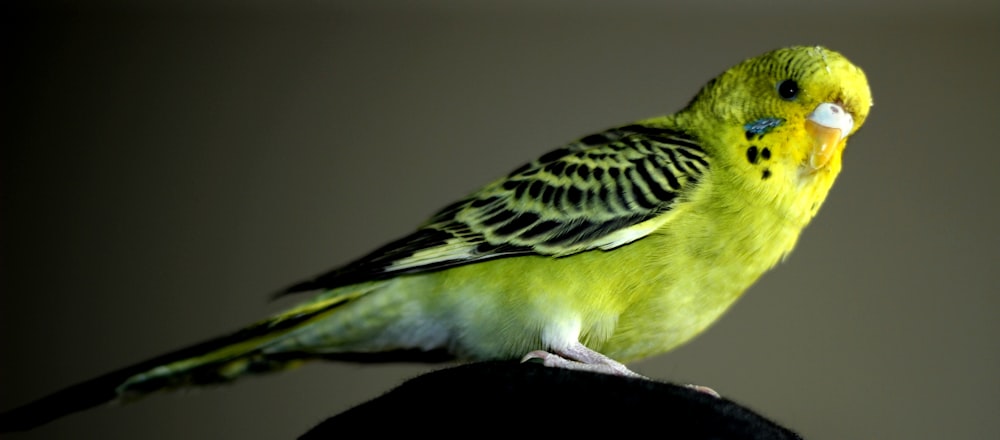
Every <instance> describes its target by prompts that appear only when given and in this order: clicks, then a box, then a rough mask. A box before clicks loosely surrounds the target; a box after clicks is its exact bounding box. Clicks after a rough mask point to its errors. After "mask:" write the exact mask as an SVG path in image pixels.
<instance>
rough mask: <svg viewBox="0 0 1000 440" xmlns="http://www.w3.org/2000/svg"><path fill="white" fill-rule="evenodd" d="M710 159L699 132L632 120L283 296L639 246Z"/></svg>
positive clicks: (527, 167)
mask: <svg viewBox="0 0 1000 440" xmlns="http://www.w3.org/2000/svg"><path fill="white" fill-rule="evenodd" d="M708 166H709V157H708V155H707V154H706V153H705V151H704V150H703V149H702V148H701V147H700V146H699V145H698V143H697V142H696V141H695V139H693V138H692V137H691V136H688V135H686V134H685V133H682V132H679V131H675V130H669V129H664V128H651V127H648V126H644V125H629V126H624V127H619V128H615V129H611V130H608V131H605V132H602V133H599V134H595V135H591V136H587V137H585V138H583V139H580V140H579V141H577V142H574V143H572V144H569V145H567V146H565V147H563V148H560V149H557V150H554V151H551V152H549V153H547V154H545V155H543V156H542V157H540V158H538V160H535V161H533V162H531V163H528V164H526V165H524V166H522V167H520V168H518V169H516V170H514V171H513V172H511V173H510V174H509V175H507V176H506V177H504V178H502V179H500V180H497V181H495V182H493V183H491V184H490V185H488V186H486V187H484V188H483V189H481V190H479V191H478V192H476V193H474V194H472V195H471V196H469V197H468V198H466V199H463V200H460V201H458V202H456V203H454V204H452V205H450V206H448V207H446V208H444V209H443V210H441V211H440V212H439V213H437V214H436V215H435V216H434V217H432V218H431V219H430V220H429V221H428V222H427V223H426V224H424V225H423V226H422V227H421V228H420V229H418V230H417V231H416V232H414V233H413V234H410V235H408V236H406V237H403V238H402V239H400V240H397V241H394V242H392V243H389V244H387V245H385V246H383V247H381V248H379V249H377V250H375V251H374V252H372V253H370V254H368V255H367V256H365V257H362V258H360V259H358V260H356V261H354V262H352V263H349V264H347V265H346V266H343V267H341V268H339V269H335V270H333V271H330V272H327V273H325V274H322V275H320V276H318V277H316V278H314V279H312V280H308V281H305V282H302V283H299V284H296V285H294V286H291V287H289V288H288V289H286V290H285V291H283V292H282V293H292V292H300V291H307V290H317V289H332V288H335V287H340V286H345V285H349V284H354V283H358V282H362V281H371V280H378V279H386V278H391V277H394V276H397V275H401V274H409V273H419V272H427V271H433V270H439V269H444V268H448V267H454V266H459V265H463V264H469V263H473V262H477V261H483V260H487V259H493V258H501V257H511V256H517V255H531V254H534V255H548V256H554V257H559V256H565V255H571V254H574V253H577V252H582V251H586V250H591V249H604V250H608V249H613V248H616V247H618V246H622V245H624V244H627V243H631V242H633V241H635V240H638V239H640V238H642V237H645V236H646V235H648V234H649V233H650V232H652V231H654V230H656V228H658V227H659V226H661V225H662V224H663V223H665V222H666V221H667V216H663V215H661V214H663V213H665V212H667V211H669V210H670V208H671V207H672V206H673V204H674V203H675V202H676V200H677V199H678V198H679V197H681V196H682V195H683V194H684V192H685V191H686V190H689V189H690V187H691V186H692V185H693V184H694V183H696V182H697V180H698V178H699V177H700V176H701V175H702V174H703V173H704V172H705V170H707V168H708Z"/></svg>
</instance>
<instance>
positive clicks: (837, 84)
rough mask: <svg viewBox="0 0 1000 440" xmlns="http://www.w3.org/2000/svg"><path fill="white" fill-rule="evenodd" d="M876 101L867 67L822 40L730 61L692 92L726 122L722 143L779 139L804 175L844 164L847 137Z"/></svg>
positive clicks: (696, 108) (709, 114)
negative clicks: (733, 63)
mask: <svg viewBox="0 0 1000 440" xmlns="http://www.w3.org/2000/svg"><path fill="white" fill-rule="evenodd" d="M871 105H872V96H871V90H870V89H869V87H868V80H867V79H866V78H865V74H864V72H862V70H861V69H860V68H858V67H857V66H855V65H854V64H852V63H851V62H850V61H848V60H847V58H845V57H844V56H843V55H841V54H839V53H837V52H834V51H831V50H828V49H825V48H822V47H818V46H809V47H807V46H798V47H790V48H784V49H778V50H775V51H772V52H768V53H766V54H763V55H761V56H758V57H755V58H751V59H748V60H746V61H744V62H742V63H740V64H738V65H737V66H735V67H733V68H732V69H729V70H728V71H726V72H725V73H723V74H722V75H720V76H719V77H717V78H716V79H714V80H713V81H711V82H710V83H709V84H708V85H706V86H705V88H704V89H702V91H701V92H700V93H699V94H698V95H697V96H696V97H695V99H694V100H692V102H691V104H690V105H689V107H688V109H687V110H688V111H689V113H693V114H699V115H701V117H705V118H709V119H713V120H714V121H713V124H712V125H714V126H719V125H716V124H718V123H720V122H721V126H723V127H726V129H725V130H724V132H723V133H719V134H718V135H719V136H722V137H723V138H722V139H718V140H719V141H720V142H719V144H720V145H726V146H727V147H732V148H733V151H731V152H729V153H733V154H738V155H743V154H744V151H745V149H746V148H749V147H748V146H747V144H755V143H757V142H760V143H765V144H769V145H773V147H772V150H774V151H772V152H771V153H770V154H773V155H774V156H775V157H776V159H778V158H781V159H783V160H788V161H792V162H793V163H795V164H798V165H799V169H800V171H801V173H802V174H803V175H812V174H816V173H819V172H821V171H826V172H829V171H833V172H834V174H835V173H836V171H839V169H840V156H841V152H842V151H843V149H844V146H845V144H846V141H847V138H848V137H849V136H850V135H852V134H854V133H855V132H857V130H858V129H859V128H861V126H862V124H864V122H865V119H866V118H867V116H868V111H869V108H870V107H871Z"/></svg>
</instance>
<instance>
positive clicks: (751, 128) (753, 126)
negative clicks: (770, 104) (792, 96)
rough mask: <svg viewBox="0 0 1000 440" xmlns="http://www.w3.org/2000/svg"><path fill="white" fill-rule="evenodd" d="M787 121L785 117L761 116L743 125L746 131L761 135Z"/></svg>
mask: <svg viewBox="0 0 1000 440" xmlns="http://www.w3.org/2000/svg"><path fill="white" fill-rule="evenodd" d="M783 123H785V120H784V119H781V118H760V119H758V120H756V121H753V122H748V123H747V124H746V125H744V126H743V129H744V130H746V132H747V133H748V134H749V133H752V134H757V135H761V134H764V133H767V132H769V131H771V130H772V129H774V127H777V126H779V125H781V124H783Z"/></svg>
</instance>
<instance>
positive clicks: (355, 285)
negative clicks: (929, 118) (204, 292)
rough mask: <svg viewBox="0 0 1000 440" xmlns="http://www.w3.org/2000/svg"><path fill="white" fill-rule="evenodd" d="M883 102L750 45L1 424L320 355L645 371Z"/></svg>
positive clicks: (739, 279) (794, 58)
mask: <svg viewBox="0 0 1000 440" xmlns="http://www.w3.org/2000/svg"><path fill="white" fill-rule="evenodd" d="M871 105H872V98H871V92H870V90H869V88H868V83H867V80H866V78H865V74H864V73H863V72H862V71H861V69H859V68H858V67H857V66H855V65H854V64H852V63H851V62H850V61H848V60H847V58H845V57H844V56H842V55H840V54H839V53H837V52H833V51H831V50H828V49H825V48H822V47H791V48H785V49H779V50H775V51H772V52H769V53H766V54H763V55H761V56H758V57H755V58H751V59H748V60H746V61H744V62H742V63H740V64H738V65H736V66H735V67H732V68H731V69H729V70H727V71H725V72H723V73H722V74H721V75H719V76H718V77H717V78H715V79H713V80H711V81H710V82H709V83H708V84H707V85H705V86H704V88H702V89H701V91H700V92H698V94H697V95H696V96H695V97H694V99H692V100H691V101H690V103H689V104H688V105H687V106H686V107H685V108H684V109H682V110H680V111H678V112H677V113H675V114H673V115H670V116H660V117H655V118H651V119H646V120H642V121H639V122H636V123H633V124H629V125H624V126H620V127H617V128H612V129H610V130H606V131H603V132H600V133H596V134H592V135H590V136H586V137H584V138H582V139H580V140H578V141H576V142H573V143H570V144H568V145H566V146H563V147H561V148H559V149H556V150H554V151H551V152H549V153H547V154H544V155H542V156H541V157H540V158H538V159H537V160H535V161H533V162H530V163H528V164H526V165H524V166H522V167H520V168H518V169H516V170H514V171H513V172H511V173H510V174H508V175H507V176H504V177H502V178H500V179H498V180H496V181H494V182H493V183H490V184H489V185H487V186H485V187H483V188H482V189H480V190H478V191H476V192H474V193H472V194H471V195H470V196H468V197H466V198H464V199H462V200H459V201H457V202H455V203H454V204H452V205H450V206H448V207H446V208H444V209H443V210H441V211H440V212H438V213H437V214H436V215H435V216H433V217H432V218H431V219H430V220H429V221H427V222H426V223H425V224H424V225H423V226H421V227H420V228H418V229H417V230H416V232H414V233H412V234H410V235H408V236H405V237H403V238H401V239H399V240H396V241H394V242H391V243H389V244H387V245H385V246H383V247H381V248H379V249H377V250H375V251H374V252H372V253H370V254H368V255H367V256H364V257H362V258H360V259H358V260H356V261H354V262H352V263H350V264H347V265H345V266H343V267H340V268H338V269H335V270H333V271H330V272H328V273H325V274H322V275H319V276H318V277H315V278H313V279H311V280H308V281H305V282H302V283H299V284H296V285H294V286H292V287H290V288H288V289H287V290H286V291H285V292H284V293H286V294H291V293H294V292H305V291H318V292H319V293H318V294H317V295H316V296H314V297H313V298H312V299H310V300H308V301H306V302H305V303H303V304H301V305H299V306H297V307H294V308H292V309H290V310H287V311H285V312H283V313H280V314H278V315H277V316H274V317H272V318H270V319H267V320H264V321H262V322H258V323H256V324H253V325H251V326H250V327H247V328H245V329H243V330H240V331H238V332H236V333H234V334H231V335H228V336H224V337H220V338H216V339H213V340H209V341H207V342H204V343H201V344H198V345H195V346H193V347H189V348H186V349H182V350H179V351H176V352H173V353H169V354H167V355H164V356H161V357H158V358H155V359H151V360H148V361H146V362H141V363H139V364H137V365H134V366H130V367H127V368H124V369H121V370H119V371H115V372H112V373H109V374H107V375H105V376H101V377H98V378H95V379H93V380H91V381H88V382H84V383H82V384H80V385H76V386H74V387H70V388H67V389H66V390H63V391H60V392H57V393H55V394H52V395H50V396H48V397H45V398H43V399H41V400H39V401H37V402H34V403H29V404H28V405H25V406H23V407H20V408H16V409H13V410H11V411H8V412H7V413H4V414H2V416H0V428H2V430H4V431H9V430H18V429H26V428H30V427H32V426H36V425H38V424H41V423H45V422H47V421H49V420H51V419H54V418H56V417H60V416H62V415H65V414H68V413H71V412H74V411H79V410H82V409H85V408H87V407H90V406H94V405H97V404H100V403H103V402H107V401H111V400H116V399H123V398H128V397H133V396H137V395H143V394H147V393H151V392H154V391H158V390H163V389H170V388H176V387H180V386H187V385H202V384H211V383H217V382H225V381H230V380H233V379H235V378H237V377H239V376H242V375H244V374H247V373H260V372H268V371H274V370H279V369H283V368H286V367H289V366H293V365H296V364H298V363H300V362H301V361H304V360H311V359H334V360H348V361H392V360H429V359H458V360H489V359H520V358H525V357H533V358H541V359H542V360H543V361H544V363H545V364H546V365H549V366H557V367H563V368H572V369H584V370H591V371H602V372H607V373H612V374H623V375H634V374H635V373H632V372H631V371H630V370H628V369H627V368H626V367H625V366H624V365H623V364H622V363H620V362H629V361H633V360H637V359H641V358H644V357H647V356H651V355H655V354H659V353H663V352H666V351H668V350H670V349H673V348H674V347H677V346H678V345H680V344H682V343H684V342H686V341H688V340H690V339H691V338H692V337H694V336H695V335H697V334H698V333H700V332H701V331H703V330H705V328H706V327H708V326H709V325H710V324H711V323H712V322H714V321H715V320H716V319H718V318H719V316H720V315H722V313H723V312H725V310H726V309H727V308H728V307H729V306H731V305H732V304H733V302H734V301H736V299H737V298H739V296H740V295H741V294H742V293H743V292H744V291H745V290H746V289H747V288H748V287H750V285H751V284H752V283H753V282H754V281H755V280H757V278H758V277H760V276H761V275H762V274H763V273H764V272H765V271H767V270H768V269H770V268H771V267H772V266H774V265H775V264H776V263H777V262H779V261H780V260H781V259H782V258H783V257H785V256H786V255H787V254H788V253H789V252H790V251H791V250H792V248H793V247H794V246H795V242H796V240H797V239H798V237H799V234H800V233H801V232H802V229H803V228H804V227H805V226H806V224H808V223H809V221H810V220H811V219H812V218H813V216H815V215H816V212H817V210H818V209H819V207H820V205H821V204H822V203H823V200H824V199H825V198H826V196H827V194H828V193H829V191H830V187H831V186H832V185H833V182H834V180H835V179H836V177H837V175H838V174H839V173H840V169H841V159H842V153H843V151H844V146H845V144H846V141H847V138H848V137H850V136H851V135H852V134H854V133H855V132H856V131H857V130H858V129H859V128H860V127H861V125H862V124H863V123H864V121H865V118H866V117H867V116H868V111H869V108H870V107H871Z"/></svg>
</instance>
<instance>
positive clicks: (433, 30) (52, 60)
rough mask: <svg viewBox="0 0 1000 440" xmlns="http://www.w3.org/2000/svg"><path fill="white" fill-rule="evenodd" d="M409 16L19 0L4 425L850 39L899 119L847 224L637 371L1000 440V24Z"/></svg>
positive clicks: (352, 383) (440, 12) (189, 416)
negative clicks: (580, 144)
mask: <svg viewBox="0 0 1000 440" xmlns="http://www.w3.org/2000/svg"><path fill="white" fill-rule="evenodd" d="M278 3H280V5H279V4H278ZM403 3H404V2H402V1H383V2H371V3H370V4H368V5H366V4H365V3H364V2H361V1H358V2H353V3H351V2H318V1H293V2H284V3H281V2H275V4H271V3H267V2H235V1H234V2H225V1H213V2H207V3H205V2H194V1H191V2H189V3H177V4H173V5H147V6H143V7H129V8H126V7H122V6H120V5H118V4H117V3H114V2H105V3H101V2H97V3H92V4H91V5H92V6H90V7H88V8H86V9H80V8H79V7H64V6H59V5H57V4H53V5H51V6H50V7H47V8H44V9H36V10H35V11H33V12H30V13H29V12H25V11H24V10H21V11H20V12H17V11H15V10H13V9H11V8H10V4H9V3H7V4H6V6H5V7H4V22H3V25H2V29H3V30H2V32H3V33H4V35H3V51H4V52H3V64H4V67H3V68H2V75H3V91H2V93H3V95H2V109H3V111H4V114H3V118H2V123H3V126H2V127H0V129H2V131H0V136H2V138H0V142H2V166H3V168H2V174H0V179H2V180H0V183H2V185H0V197H2V198H0V213H2V218H0V220H2V221H0V227H2V236H0V237H2V244H3V245H2V249H3V253H2V285H0V289H2V295H0V381H2V382H0V385H2V389H0V408H9V407H11V406H12V405H14V404H16V403H23V402H24V401H26V400H29V399H31V398H34V397H38V396H40V395H42V394H45V393H47V392H50V391H53V390H55V389H57V388H59V387H62V386H65V385H69V384H71V383H74V382H76V381H79V380H83V379H87V378H90V377H92V376H94V375H97V374H99V373H103V372H105V371H107V370H110V369H113V368H116V367H119V366H123V365H125V364H128V363H131V362H134V361H138V360H141V359H144V358H146V357H148V356H152V355H156V354H159V353H161V352H163V351H166V350H170V349H174V348H179V347H181V346H184V345H187V344H190V343H193V342H196V341H199V340H201V339H203V338H205V337H208V336H214V335H217V334H221V333H225V332H228V331H231V330H234V329H236V328H238V327H240V326H242V325H244V324H246V323H248V322H251V321H253V320H256V319H258V318H261V317H263V316H265V315H267V314H268V313H270V312H273V311H276V310H278V309H279V308H281V307H284V306H287V305H289V304H291V303H290V302H279V303H277V304H275V303H268V302H267V295H268V294H269V293H271V292H273V291H274V290H275V289H277V288H280V287H283V286H285V285H286V284H288V283H290V282H293V281H297V280H300V279H301V278H303V277H305V276H309V275H312V274H314V273H317V272H319V271H322V270H325V269H328V268H331V267H334V266H336V265H339V264H342V263H345V262H347V261H349V260H350V259H352V258H355V257H358V256H360V255H361V254H363V253H365V252H367V251H369V250H371V249H373V248H374V247H375V246H377V245H380V244H382V243H384V242H386V241H388V240H391V239H394V238H396V237H398V236H400V235H402V234H404V233H407V232H408V231H410V230H411V229H412V228H413V227H414V226H416V225H417V224H418V223H419V222H421V221H423V219H424V218H426V217H427V216H428V215H430V214H431V213H432V212H433V211H435V210H436V209H437V208H439V207H441V206H443V205H445V204H446V203H448V202H450V201H451V200H453V199H455V198H457V197H460V196H462V195H464V194H466V193H468V192H469V191H471V190H473V189H475V188H476V187H478V186H479V185H481V184H484V183H486V182H487V181H489V180H492V179H493V178H495V177H498V176H500V175H502V174H504V173H506V172H507V171H509V170H511V169H513V168H514V167H516V166H518V165H520V164H521V163H522V162H524V161H527V160H530V159H532V158H534V157H536V156H538V155H540V154H541V153H543V152H545V151H548V150H549V149H551V148H553V147H556V146H558V145H560V144H562V143H564V142H566V141H570V140H573V139H575V138H577V137H579V136H581V135H584V134H587V133H590V132H593V131H597V130H601V129H604V128H607V127H609V126H613V125H616V124H621V123H625V122H628V121H631V120H634V119H638V118H643V117H647V116H652V115H657V114H662V113H668V112H672V111H674V110H676V109H678V108H679V107H680V106H682V105H683V104H684V103H686V102H687V100H688V99H689V98H690V97H691V96H692V95H693V93H694V92H695V91H696V90H697V89H698V87H700V86H701V85H702V84H703V83H704V82H705V81H707V80H708V79H709V78H711V77H712V76H714V75H715V74H717V73H719V72H720V71H722V70H723V69H725V68H727V67H729V66H730V65H732V64H734V63H736V62H738V61H740V60H742V59H744V58H746V57H749V56H753V55H757V54H759V53H762V52H764V51H766V50H769V49H772V48H775V47H780V46H787V45H792V44H823V45H826V46H828V47H831V48H833V49H835V50H838V51H841V52H843V53H845V54H846V55H847V56H848V57H850V58H851V59H852V60H853V61H855V62H856V63H857V64H859V65H860V66H862V67H863V68H864V69H865V70H866V71H867V73H868V77H869V80H870V82H871V86H872V89H873V92H874V96H875V103H876V104H875V107H874V108H873V111H872V114H871V117H870V119H869V121H868V123H867V125H866V126H865V128H864V130H863V131H862V132H861V133H860V134H859V135H858V136H856V137H855V138H854V139H853V142H851V143H850V145H849V147H848V152H847V156H846V159H845V160H846V163H845V169H844V172H843V174H842V175H841V178H840V180H839V182H838V184H837V185H836V187H835V188H834V191H833V193H832V195H831V196H830V198H829V199H828V201H827V204H826V205H825V206H824V208H823V209H822V211H821V213H820V215H819V217H818V218H817V219H816V221H815V222H814V223H813V224H812V225H811V226H810V227H809V228H808V229H807V230H806V232H805V234H804V236H803V238H802V240H801V241H800V243H799V247H798V249H797V250H796V251H795V252H794V253H793V254H792V256H791V258H790V259H789V260H788V261H787V262H786V263H785V264H783V265H781V266H779V267H778V268H777V269H776V270H775V271H773V272H771V273H769V274H768V275H766V276H765V277H764V278H763V279H762V280H761V281H760V282H759V283H758V284H757V285H756V286H754V287H753V288H752V289H751V290H750V291H749V292H748V293H747V295H746V296H744V298H743V299H742V300H741V301H740V302H739V303H738V304H737V305H736V306H735V307H734V308H733V309H732V310H730V312H729V313H728V314H727V315H726V316H724V317H723V319H722V320H721V321H720V322H718V324H716V325H715V326H713V327H712V328H711V329H710V330H709V331H708V332H706V333H705V334H704V335H702V336H701V337H699V338H697V339H695V340H694V341H693V342H692V343H690V344H689V345H686V346H684V347H682V348H680V349H678V350H676V351H674V352H672V353H669V354H666V355H662V356H659V357H656V358H653V359H650V360H647V361H643V362H640V363H636V364H634V365H633V367H634V368H635V369H636V370H638V371H640V372H642V373H644V374H646V375H649V376H652V377H654V378H657V379H661V380H667V381H676V382H694V383H699V384H703V385H709V386H711V387H714V388H715V389H716V390H718V391H720V392H721V393H722V394H724V395H726V396H728V397H730V398H732V399H735V400H737V401H739V402H742V403H745V404H747V405H749V406H751V407H753V408H755V409H756V410H758V411H760V412H761V413H763V414H765V415H767V416H769V417H772V418H774V419H775V420H777V421H779V422H781V423H783V424H785V425H786V426H789V427H791V428H793V429H795V430H797V431H798V432H800V433H801V434H802V435H804V436H805V437H806V438H809V439H848V438H855V439H901V438H908V439H938V438H954V439H979V438H989V437H992V438H996V436H997V433H998V432H1000V417H998V414H1000V399H998V397H997V396H998V395H1000V377H998V376H1000V375H998V374H997V372H998V371H1000V346H998V343H997V335H998V330H1000V328H998V324H997V318H996V316H997V310H998V305H1000V297H998V295H997V288H996V287H997V284H998V283H997V277H998V275H997V273H998V270H997V269H998V268H997V263H996V254H997V249H998V244H1000V243H998V229H997V224H998V220H1000V218H998V211H997V206H996V202H997V189H998V188H1000V177H998V173H997V172H996V169H997V164H998V163H1000V145H998V142H997V134H996V131H994V130H997V128H998V126H1000V123H998V120H997V115H998V113H1000V111H998V109H1000V93H998V92H1000V86H998V80H997V71H998V68H1000V63H998V55H997V54H998V53H1000V6H998V4H997V3H996V2H992V4H985V3H986V2H983V4H979V3H976V2H973V1H971V0H970V1H966V2H947V5H938V4H935V3H931V2H923V3H912V2H910V3H908V4H909V6H907V7H905V8H903V7H899V6H896V5H894V4H893V2H884V3H882V2H874V1H869V2H862V1H848V0H845V1H840V2H822V3H819V2H817V3H816V5H815V6H814V7H813V6H809V5H805V4H802V3H801V2H792V1H770V2H753V6H749V3H750V2H747V3H748V5H747V6H734V5H727V4H725V3H722V2H707V3H706V2H703V3H702V5H701V6H694V5H689V4H686V3H675V2H648V3H647V2H640V1H626V2H597V1H590V2H569V1H563V2H548V3H544V4H542V6H537V5H536V3H535V2H528V1H519V2H495V3H477V6H470V5H466V4H465V3H466V2H460V1H457V0H456V1H435V0H432V1H425V2H420V3H419V4H420V6H406V7H404V6H401V5H402V4H403ZM36 4H37V3H36ZM426 369H427V367H425V366H419V365H417V366H414V365H386V366H365V367H360V366H355V365H335V364H316V365H310V366H307V367H305V368H302V369H300V370H298V371H295V372H291V373H286V374H282V375H276V376H269V377H264V378H259V379H254V380H246V381H243V382H241V383H239V384H237V385H236V386H229V387H222V388H214V389H208V390H198V391H193V392H182V393H174V394H169V395H159V396H155V397H152V398H149V399H146V400H144V401H141V402H138V403H136V404H132V405H126V406H120V407H102V408H99V409H97V410H94V411H90V412H88V413H84V414H79V415H75V416H72V417H69V418H67V419H64V420H61V421H59V422H57V423H53V424H51V425H48V426H45V427H43V428H41V429H38V430H37V431H34V432H30V433H27V434H24V435H19V436H16V437H15V436H11V437H10V438H12V439H13V438H18V439H47V438H79V437H87V438H105V439H115V438H121V439H125V438H147V439H155V438H205V439H207V438H237V437H239V438H246V439H265V438H267V439H269V438H290V437H293V436H295V435H297V434H300V433H302V432H304V431H305V430H306V429H308V428H309V427H310V426H312V425H313V424H314V423H316V422H318V421H320V420H321V419H323V418H325V417H327V416H330V415H332V414H335V413H337V412H339V411H341V410H343V409H345V408H347V407H349V406H352V405H355V404H357V403H360V402H362V401H365V400H367V399H370V398H373V397H375V396H377V395H378V394H379V393H381V392H383V391H384V390H387V389H389V388H390V387H392V386H393V385H396V384H398V383H400V382H401V381H402V380H404V379H405V378H408V377H411V376H413V375H416V374H418V373H420V372H422V371H425V370H426ZM553 404H558V400H553ZM595 407H596V408H599V407H600V403H599V402H595ZM588 420H593V419H588ZM583 421H584V422H586V420H583ZM387 422H389V421H387ZM562 422H567V421H565V420H555V421H554V423H562ZM602 423H603V421H602ZM441 426H442V428H444V427H446V426H447V425H441Z"/></svg>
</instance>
